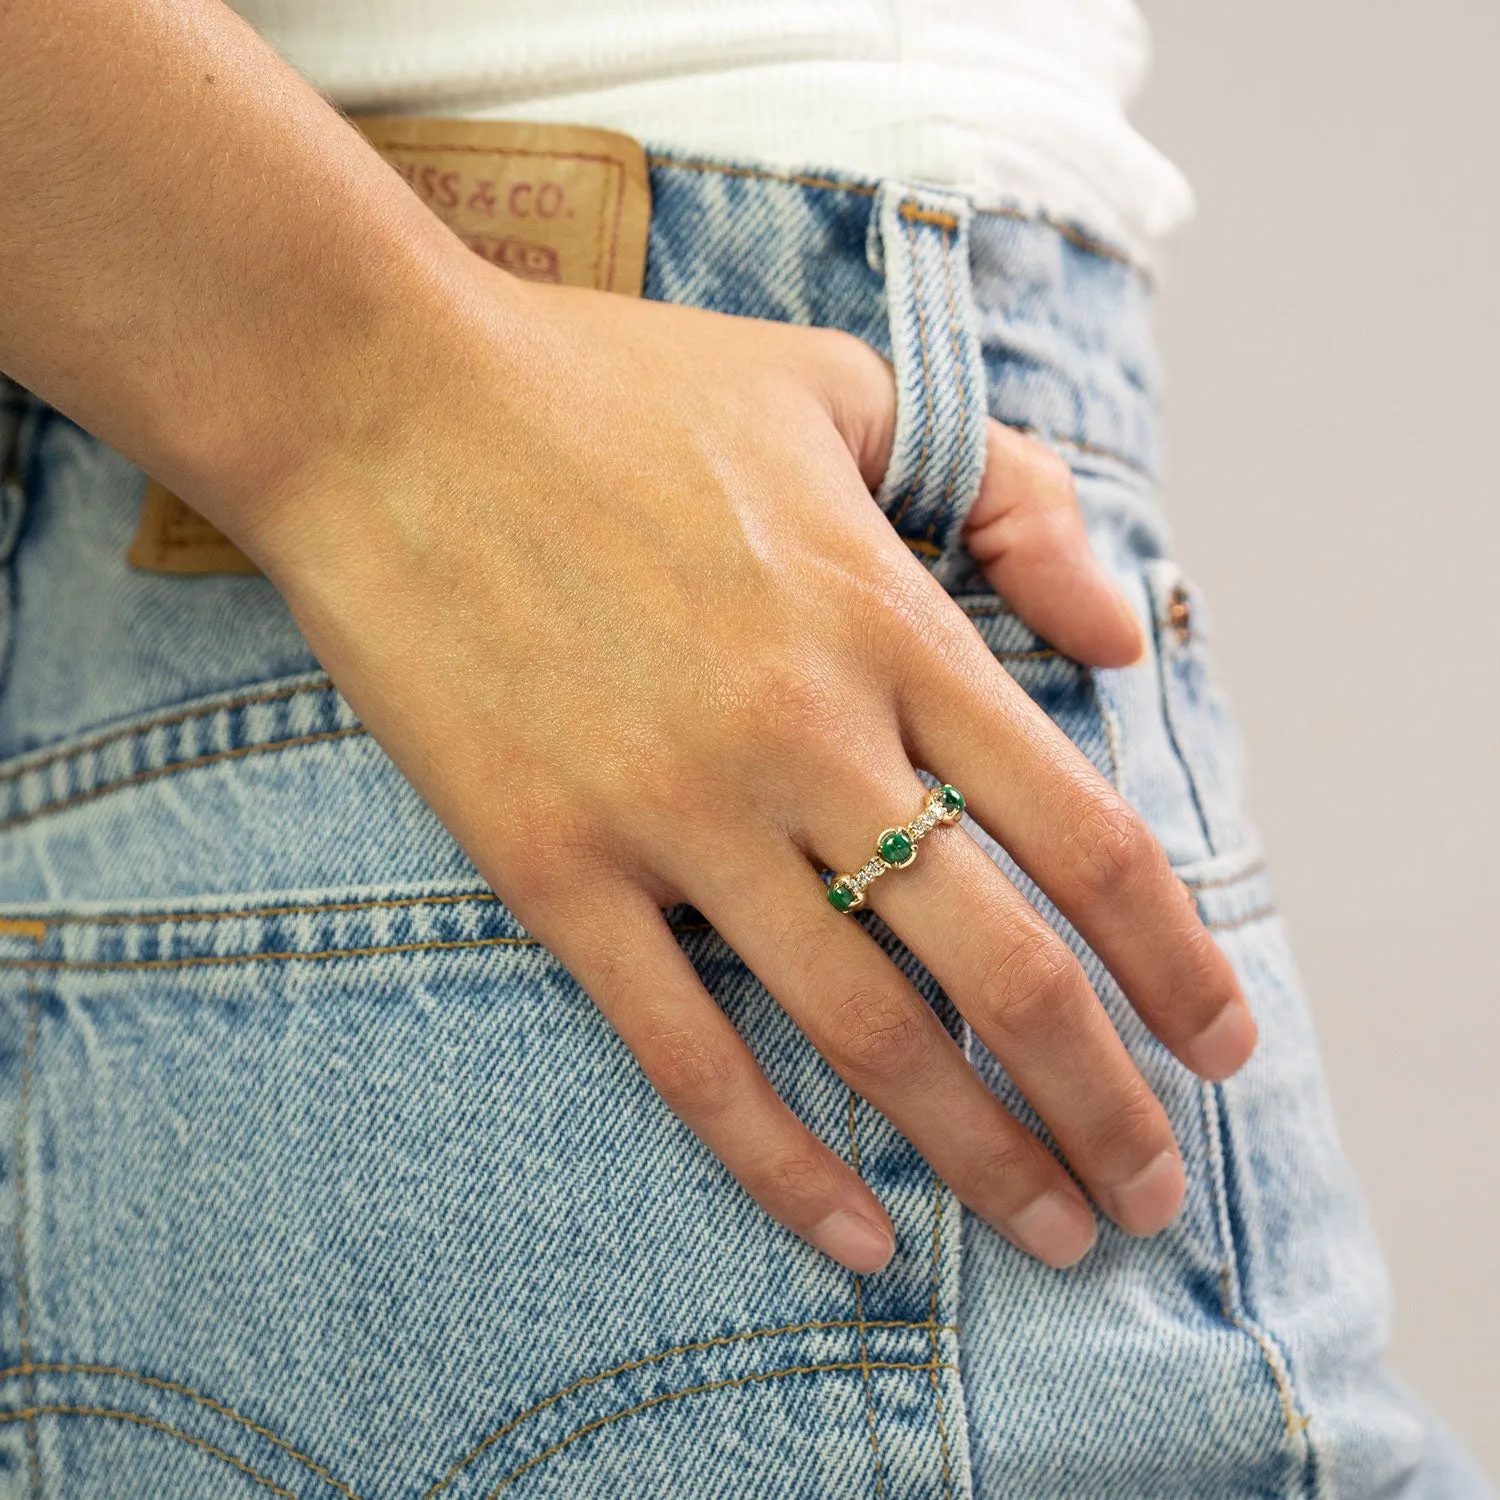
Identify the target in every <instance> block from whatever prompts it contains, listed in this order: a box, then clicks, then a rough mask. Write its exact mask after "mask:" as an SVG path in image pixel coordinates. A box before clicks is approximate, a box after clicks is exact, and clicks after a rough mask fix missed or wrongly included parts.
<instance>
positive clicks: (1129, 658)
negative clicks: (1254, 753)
mask: <svg viewBox="0 0 1500 1500" xmlns="http://www.w3.org/2000/svg"><path fill="white" fill-rule="evenodd" d="M985 448H986V453H985V466H984V479H983V481H982V483H981V485H980V489H979V494H978V495H977V496H976V497H975V500H974V504H973V506H972V507H971V508H970V510H969V515H968V518H967V520H966V521H965V523H964V544H965V545H966V546H967V548H968V549H969V553H970V555H971V556H972V557H973V558H974V560H975V561H976V562H977V563H978V564H979V565H980V567H981V569H982V570H983V572H984V575H985V577H986V578H987V579H988V580H989V582H990V584H991V585H992V587H993V588H994V590H995V592H996V593H998V594H1000V595H1001V596H1002V597H1003V598H1005V599H1006V600H1007V601H1008V602H1009V603H1010V605H1011V607H1012V608H1013V609H1014V610H1015V612H1016V613H1017V614H1018V615H1019V616H1020V617H1021V619H1022V620H1023V621H1025V623H1026V624H1027V625H1029V626H1030V627H1031V629H1033V630H1034V631H1036V633H1037V634H1038V635H1040V636H1042V637H1043V638H1045V639H1046V640H1048V641H1050V642H1051V643H1052V644H1053V645H1054V646H1056V647H1057V648H1058V650H1059V651H1061V652H1063V654H1064V655H1066V656H1071V657H1073V658H1074V660H1076V661H1081V662H1083V663H1084V664H1085V665H1087V666H1093V667H1125V666H1129V665H1131V664H1132V663H1133V662H1136V661H1138V660H1139V659H1140V657H1141V654H1142V652H1143V651H1144V650H1145V644H1146V643H1145V638H1144V636H1143V635H1142V633H1141V625H1140V621H1139V620H1138V619H1137V618H1136V614H1135V611H1134V610H1133V609H1132V608H1131V607H1130V604H1129V603H1128V601H1127V600H1126V598H1125V596H1124V595H1123V594H1122V593H1121V592H1120V590H1119V588H1118V587H1117V586H1116V585H1115V583H1114V581H1113V579H1111V578H1110V576H1109V574H1108V573H1107V572H1105V570H1104V568H1103V566H1102V565H1101V564H1100V562H1099V559H1098V558H1097V557H1095V556H1094V549H1093V547H1092V546H1090V544H1089V539H1088V533H1087V531H1086V530H1085V529H1084V525H1083V514H1082V512H1081V511H1080V510H1079V508H1078V493H1077V490H1076V489H1075V487H1074V484H1073V471H1072V470H1071V469H1070V468H1069V467H1068V466H1067V464H1066V463H1065V462H1064V461H1063V460H1062V459H1061V458H1059V457H1058V455H1057V454H1056V453H1054V452H1053V451H1052V449H1050V448H1048V447H1045V446H1044V445H1043V444H1041V443H1039V442H1037V441H1036V440H1035V439H1034V438H1030V437H1027V436H1026V434H1025V433H1021V432H1017V431H1016V430H1015V429H1014V428H1012V427H1004V426H1002V425H1001V424H1000V423H999V422H996V421H993V420H991V421H990V422H989V423H988V433H987V437H986V444H985Z"/></svg>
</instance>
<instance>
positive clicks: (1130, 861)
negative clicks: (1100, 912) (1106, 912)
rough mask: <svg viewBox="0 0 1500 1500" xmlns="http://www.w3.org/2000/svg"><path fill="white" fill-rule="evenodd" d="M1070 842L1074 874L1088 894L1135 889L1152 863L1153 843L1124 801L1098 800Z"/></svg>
mask: <svg viewBox="0 0 1500 1500" xmlns="http://www.w3.org/2000/svg"><path fill="white" fill-rule="evenodd" d="M1070 843H1071V844H1072V848H1073V856H1074V874H1075V877H1076V878H1077V880H1078V882H1079V884H1080V885H1081V886H1082V887H1083V888H1084V890H1085V891H1087V892H1088V893H1089V894H1091V895H1098V896H1110V895H1118V894H1120V893H1121V892H1126V893H1128V892H1130V891H1131V890H1133V889H1135V888H1136V886H1137V885H1138V884H1139V882H1140V881H1141V879H1142V878H1143V877H1144V876H1145V875H1146V874H1147V872H1148V871H1149V869H1150V868H1151V866H1152V864H1153V862H1154V858H1153V857H1154V852H1155V841H1154V840H1153V839H1152V837H1151V834H1150V832H1149V831H1148V830H1147V828H1146V825H1145V824H1144V823H1142V822H1141V820H1140V818H1139V817H1138V816H1137V815H1136V814H1135V813H1134V812H1132V811H1131V809H1130V808H1129V807H1127V806H1126V805H1125V803H1124V802H1120V801H1114V800H1110V801H1102V800H1101V801H1100V802H1098V803H1097V804H1096V805H1095V806H1093V807H1091V808H1090V809H1089V810H1088V811H1087V812H1086V813H1084V815H1083V816H1082V817H1081V818H1080V819H1079V820H1078V823H1077V826H1076V827H1075V828H1074V830H1073V833H1072V836H1071V839H1070Z"/></svg>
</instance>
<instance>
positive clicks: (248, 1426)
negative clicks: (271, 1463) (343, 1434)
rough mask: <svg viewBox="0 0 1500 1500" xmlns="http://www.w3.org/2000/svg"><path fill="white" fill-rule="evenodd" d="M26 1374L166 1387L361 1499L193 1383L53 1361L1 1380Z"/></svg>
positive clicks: (4, 1374) (350, 1498)
mask: <svg viewBox="0 0 1500 1500" xmlns="http://www.w3.org/2000/svg"><path fill="white" fill-rule="evenodd" d="M24 1376H110V1377H111V1379H117V1380H133V1382H135V1383H136V1385H141V1386H148V1388H150V1389H151V1391H165V1392H168V1394H169V1395H177V1397H186V1398H187V1400H189V1401H193V1403H195V1404H196V1406H201V1407H204V1409H205V1410H208V1412H213V1413H214V1415H217V1416H222V1418H228V1419H229V1421H231V1422H239V1425H240V1427H243V1428H245V1430H246V1431H249V1433H254V1434H255V1436H257V1437H264V1439H266V1442H267V1443H272V1445H273V1446H276V1448H279V1449H281V1451H282V1452H284V1454H287V1455H288V1457H290V1458H296V1460H297V1463H299V1464H302V1466H303V1469H306V1470H308V1472H309V1473H314V1475H317V1476H318V1478H320V1479H321V1481H323V1482H324V1484H327V1485H329V1487H330V1488H332V1490H338V1493H339V1494H341V1496H344V1497H345V1500H360V1497H359V1496H357V1494H356V1493H354V1491H353V1490H351V1488H350V1487H348V1485H347V1484H344V1481H342V1479H335V1478H333V1475H332V1473H329V1470H327V1469H324V1466H323V1464H320V1463H318V1461H317V1460H315V1458H309V1457H308V1455H306V1454H303V1452H300V1451H299V1449H296V1448H293V1445H291V1443H288V1442H287V1439H284V1437H279V1436H278V1434H276V1433H273V1431H272V1430H270V1428H269V1427H261V1424H260V1422H255V1421H254V1419H252V1418H248V1416H245V1413H243V1412H236V1410H234V1407H231V1406H228V1404H226V1403H223V1401H214V1398H213V1397H205V1395H204V1394H202V1392H201V1391H193V1388H192V1386H184V1385H181V1383H180V1382H177V1380H162V1379H160V1377H159V1376H147V1374H144V1373H142V1371H139V1370H126V1368H124V1367H123V1365H87V1364H57V1362H51V1364H37V1365H17V1367H13V1368H12V1370H0V1382H6V1380H15V1379H18V1377H24ZM27 1404H30V1398H27Z"/></svg>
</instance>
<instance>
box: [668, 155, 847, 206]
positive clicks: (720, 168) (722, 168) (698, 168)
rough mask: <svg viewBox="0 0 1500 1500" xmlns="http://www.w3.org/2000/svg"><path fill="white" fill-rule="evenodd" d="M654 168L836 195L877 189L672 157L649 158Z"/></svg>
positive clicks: (824, 178) (793, 174) (756, 168)
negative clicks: (761, 181)
mask: <svg viewBox="0 0 1500 1500" xmlns="http://www.w3.org/2000/svg"><path fill="white" fill-rule="evenodd" d="M646 160H647V161H648V162H649V163H650V165H651V166H653V167H671V168H674V169H676V170H678V171H682V172H717V173H719V174H720V175H721V176H723V177H761V178H765V179H766V180H767V181H768V182H791V183H795V184H796V185H797V186H798V187H811V188H828V189H829V190H830V191H832V192H835V193H858V194H859V195H860V196H861V197H864V198H873V197H874V196H875V189H874V188H873V187H870V186H868V185H866V184H865V183H862V182H835V181H834V180H833V179H832V178H831V177H803V176H799V175H798V174H797V173H795V172H768V171H766V170H764V169H763V168H759V167H731V166H726V165H725V164H724V163H723V162H717V161H696V160H695V161H679V160H678V159H677V158H675V157H671V156H648V157H647V158H646Z"/></svg>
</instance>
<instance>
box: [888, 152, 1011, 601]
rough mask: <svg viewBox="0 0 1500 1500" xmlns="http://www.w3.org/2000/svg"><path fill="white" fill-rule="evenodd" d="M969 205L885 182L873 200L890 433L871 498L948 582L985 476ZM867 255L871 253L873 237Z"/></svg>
mask: <svg viewBox="0 0 1500 1500" xmlns="http://www.w3.org/2000/svg"><path fill="white" fill-rule="evenodd" d="M973 211H974V210H973V204H972V203H971V202H970V200H969V199H968V198H967V197H966V196H965V195H963V194H961V193H953V192H944V191H942V190H941V189H938V188H930V187H915V186H913V185H911V184H909V183H903V182H896V181H888V182H883V183H881V184H880V187H879V189H878V191H877V193H876V196H875V219H874V222H873V224H872V228H874V229H877V230H878V234H879V241H878V250H879V259H880V260H881V261H882V262H883V263H884V267H885V292H886V302H887V308H888V313H889V316H890V324H891V354H892V360H893V363H894V365H895V370H896V433H895V440H894V443H893V444H892V448H891V462H890V467H889V468H888V469H887V470H886V475H885V479H884V481H883V482H882V484H881V486H880V489H879V490H878V491H877V492H876V496H875V498H876V501H877V502H878V503H879V505H880V507H881V509H882V510H884V511H885V513H886V515H887V516H889V517H890V520H891V524H892V525H893V526H894V527H895V528H896V530H897V531H898V532H899V533H900V535H901V537H902V539H903V540H904V541H905V542H906V544H907V545H908V546H909V547H910V548H911V549H912V551H913V552H915V553H916V554H917V556H918V557H920V558H921V559H922V561H923V562H924V563H925V564H926V565H927V566H928V567H929V568H930V569H931V570H932V571H933V572H934V573H936V574H937V575H938V576H939V577H940V578H942V579H943V581H944V582H945V583H946V581H947V578H948V575H950V574H952V573H955V572H956V571H957V570H958V568H959V566H960V561H959V557H958V554H959V553H960V552H962V550H963V549H962V545H961V542H960V535H961V533H962V530H963V523H964V520H965V519H966V517H967V516H968V513H969V507H970V506H971V505H973V503H974V498H975V496H976V495H977V494H978V493H979V481H980V479H981V477H982V476H983V474H984V457H985V417H986V414H987V404H986V399H985V381H984V365H983V362H982V361H981V359H980V352H979V318H978V312H977V309H976V307H975V303H974V293H973V287H972V284H971V282H970V280H969V221H970V219H971V218H972V216H973ZM871 240H872V243H871V245H870V249H871V251H872V259H873V258H874V255H873V252H875V251H876V249H877V245H876V243H874V235H872V236H871Z"/></svg>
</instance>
